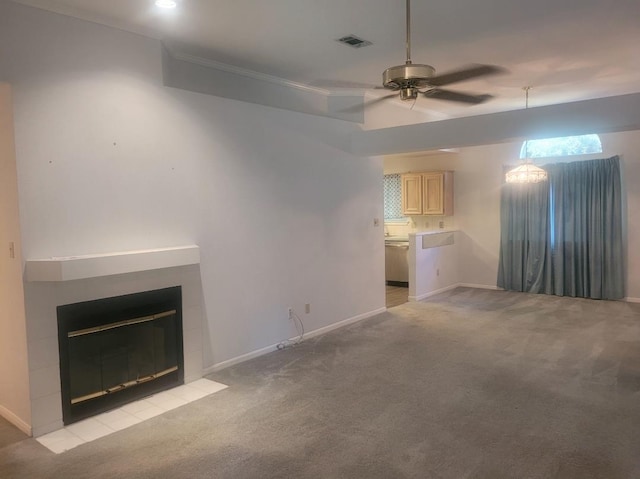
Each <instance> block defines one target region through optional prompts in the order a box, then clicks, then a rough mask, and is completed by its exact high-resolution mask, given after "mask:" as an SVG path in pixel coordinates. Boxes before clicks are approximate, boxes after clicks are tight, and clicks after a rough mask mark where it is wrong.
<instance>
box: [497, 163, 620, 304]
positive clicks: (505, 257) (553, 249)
mask: <svg viewBox="0 0 640 479" xmlns="http://www.w3.org/2000/svg"><path fill="white" fill-rule="evenodd" d="M544 168H545V170H547V173H548V176H549V179H548V181H546V182H543V183H536V184H529V185H513V184H504V185H503V188H502V192H501V225H500V226H501V236H500V262H499V269H498V286H499V287H501V288H504V289H507V290H513V291H526V292H531V293H547V294H556V295H560V296H577V297H584V298H594V299H620V298H623V297H624V295H625V279H624V249H623V238H622V231H623V228H622V226H623V225H622V221H623V218H622V191H621V178H620V160H619V158H618V157H617V156H615V157H612V158H608V159H604V160H591V161H579V162H573V163H559V164H554V165H547V166H545V167H544Z"/></svg>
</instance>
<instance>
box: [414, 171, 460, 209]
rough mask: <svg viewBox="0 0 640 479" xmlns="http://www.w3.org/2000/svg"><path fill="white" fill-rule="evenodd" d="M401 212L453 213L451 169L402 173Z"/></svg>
mask: <svg viewBox="0 0 640 479" xmlns="http://www.w3.org/2000/svg"><path fill="white" fill-rule="evenodd" d="M402 214H403V215H405V216H411V215H437V216H451V215H453V171H425V172H421V173H405V174H403V175H402Z"/></svg>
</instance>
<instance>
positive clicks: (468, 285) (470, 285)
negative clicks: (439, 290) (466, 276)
mask: <svg viewBox="0 0 640 479" xmlns="http://www.w3.org/2000/svg"><path fill="white" fill-rule="evenodd" d="M458 286H460V287H462V288H476V289H492V290H494V291H504V288H500V287H498V286H494V285H490V284H474V283H458Z"/></svg>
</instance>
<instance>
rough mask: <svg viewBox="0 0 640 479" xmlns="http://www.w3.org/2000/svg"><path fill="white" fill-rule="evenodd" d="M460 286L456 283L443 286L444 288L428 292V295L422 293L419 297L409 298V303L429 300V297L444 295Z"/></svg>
mask: <svg viewBox="0 0 640 479" xmlns="http://www.w3.org/2000/svg"><path fill="white" fill-rule="evenodd" d="M458 286H460V285H459V284H458V283H455V284H452V285H449V286H445V287H444V288H440V289H436V290H435V291H429V292H428V293H423V294H421V295H419V296H409V301H422V300H423V299H427V298H430V297H431V296H435V295H436V294H440V293H444V292H445V291H451V290H452V289H456V288H457V287H458Z"/></svg>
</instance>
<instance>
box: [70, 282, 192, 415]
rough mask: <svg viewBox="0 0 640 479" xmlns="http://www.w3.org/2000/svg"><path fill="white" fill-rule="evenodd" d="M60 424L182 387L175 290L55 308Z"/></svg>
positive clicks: (179, 295) (178, 303)
mask: <svg viewBox="0 0 640 479" xmlns="http://www.w3.org/2000/svg"><path fill="white" fill-rule="evenodd" d="M57 317H58V346H59V354H60V384H61V396H62V416H63V423H64V424H65V425H67V424H71V423H73V422H76V421H79V420H81V419H84V418H87V417H89V416H93V415H95V414H98V413H101V412H104V411H107V410H109V409H112V408H115V407H118V406H121V405H123V404H125V403H127V402H131V401H133V400H135V399H139V398H141V397H144V396H148V395H150V394H153V393H156V392H159V391H162V390H165V389H169V388H172V387H175V386H178V385H181V384H184V359H183V339H182V291H181V288H180V287H179V286H177V287H171V288H164V289H159V290H153V291H146V292H142V293H135V294H127V295H124V296H117V297H113V298H106V299H99V300H94V301H85V302H81V303H74V304H68V305H64V306H58V307H57Z"/></svg>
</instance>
